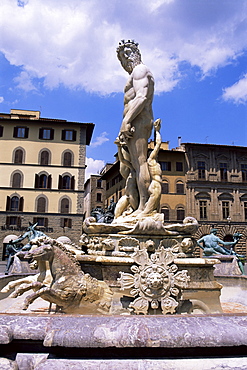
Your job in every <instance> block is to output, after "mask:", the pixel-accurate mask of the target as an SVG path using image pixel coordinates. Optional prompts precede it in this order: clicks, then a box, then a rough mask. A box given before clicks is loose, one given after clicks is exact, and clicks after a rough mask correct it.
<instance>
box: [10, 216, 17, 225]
mask: <svg viewBox="0 0 247 370" xmlns="http://www.w3.org/2000/svg"><path fill="white" fill-rule="evenodd" d="M8 221H9V225H17V217H16V216H10V217H9V218H8Z"/></svg>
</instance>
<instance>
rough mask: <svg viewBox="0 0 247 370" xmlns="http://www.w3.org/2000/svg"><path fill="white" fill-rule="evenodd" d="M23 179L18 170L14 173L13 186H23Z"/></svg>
mask: <svg viewBox="0 0 247 370" xmlns="http://www.w3.org/2000/svg"><path fill="white" fill-rule="evenodd" d="M21 180H22V176H21V174H20V173H19V172H16V173H14V174H13V177H12V188H17V189H19V188H21Z"/></svg>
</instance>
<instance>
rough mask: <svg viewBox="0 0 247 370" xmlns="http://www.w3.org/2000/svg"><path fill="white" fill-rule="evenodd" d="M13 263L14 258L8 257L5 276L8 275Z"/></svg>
mask: <svg viewBox="0 0 247 370" xmlns="http://www.w3.org/2000/svg"><path fill="white" fill-rule="evenodd" d="M13 261H14V256H13V255H10V256H9V258H8V262H7V265H6V270H5V275H8V273H9V269H10V266H11V265H12V263H13Z"/></svg>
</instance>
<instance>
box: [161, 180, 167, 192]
mask: <svg viewBox="0 0 247 370" xmlns="http://www.w3.org/2000/svg"><path fill="white" fill-rule="evenodd" d="M168 193H169V184H168V181H167V180H162V184H161V194H168Z"/></svg>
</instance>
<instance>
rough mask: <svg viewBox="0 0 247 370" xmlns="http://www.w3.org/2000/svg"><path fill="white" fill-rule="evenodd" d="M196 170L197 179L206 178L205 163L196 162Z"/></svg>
mask: <svg viewBox="0 0 247 370" xmlns="http://www.w3.org/2000/svg"><path fill="white" fill-rule="evenodd" d="M197 169H198V179H205V178H206V165H205V162H202V161H199V162H197Z"/></svg>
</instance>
